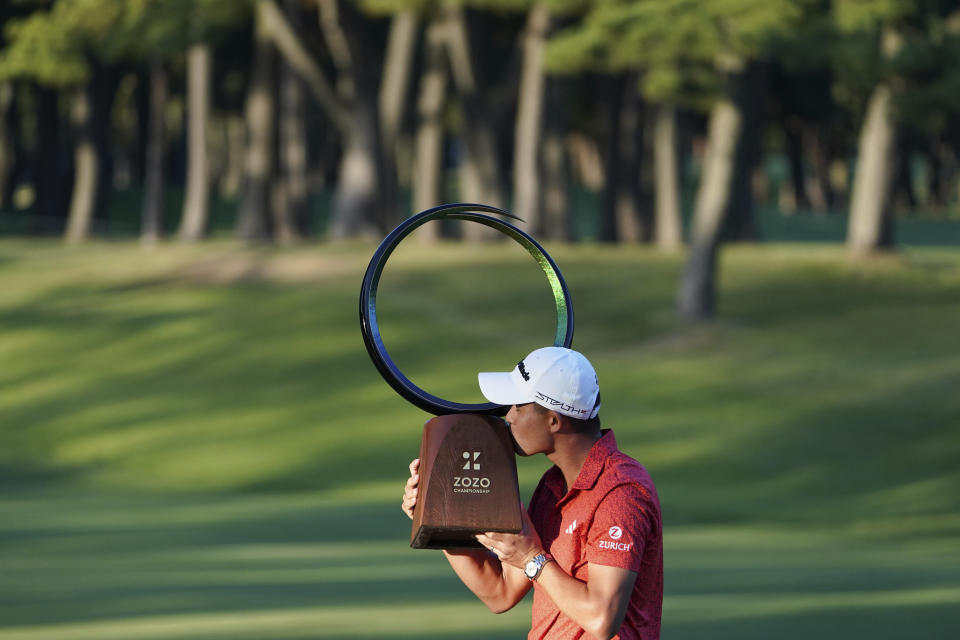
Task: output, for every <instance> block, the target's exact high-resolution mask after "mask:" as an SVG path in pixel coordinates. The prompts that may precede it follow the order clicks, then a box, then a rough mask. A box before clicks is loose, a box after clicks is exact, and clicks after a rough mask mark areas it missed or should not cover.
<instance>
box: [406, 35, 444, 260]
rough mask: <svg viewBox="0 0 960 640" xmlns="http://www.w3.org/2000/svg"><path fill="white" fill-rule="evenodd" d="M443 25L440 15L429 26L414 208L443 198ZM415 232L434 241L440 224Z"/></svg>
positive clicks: (417, 209)
mask: <svg viewBox="0 0 960 640" xmlns="http://www.w3.org/2000/svg"><path fill="white" fill-rule="evenodd" d="M444 29H445V28H444V25H443V23H442V21H441V20H440V19H439V18H433V19H432V20H431V21H430V24H429V25H428V26H427V35H426V51H425V52H424V62H423V75H422V76H421V78H420V96H419V98H418V100H417V142H416V145H417V148H416V156H415V160H414V162H415V165H416V168H415V171H414V174H413V210H414V212H420V211H423V210H425V209H429V208H431V207H435V206H437V205H438V204H440V202H441V200H442V198H443V106H444V103H445V102H446V93H447V70H446V67H445V66H444V63H443V46H444V42H443V41H444ZM415 233H416V235H417V237H418V239H419V240H420V241H423V242H435V241H436V240H437V239H438V238H439V237H440V225H438V224H436V223H431V224H426V225H424V226H422V227H420V228H419V229H417V230H416V231H415Z"/></svg>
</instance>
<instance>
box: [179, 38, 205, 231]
mask: <svg viewBox="0 0 960 640" xmlns="http://www.w3.org/2000/svg"><path fill="white" fill-rule="evenodd" d="M210 67H211V64H210V45H208V44H206V43H197V44H194V45H192V46H191V47H190V50H189V53H188V54H187V103H188V108H187V153H188V155H187V192H186V195H185V197H184V203H183V214H182V216H181V217H180V231H179V235H180V240H182V241H184V242H196V241H197V240H199V239H200V238H202V237H203V234H204V233H206V229H207V217H208V211H209V206H210V171H209V163H208V156H207V124H208V122H209V118H210V91H211V75H210Z"/></svg>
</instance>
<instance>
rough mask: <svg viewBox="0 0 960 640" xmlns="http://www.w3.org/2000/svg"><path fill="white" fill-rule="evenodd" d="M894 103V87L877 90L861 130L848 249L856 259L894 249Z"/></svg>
mask: <svg viewBox="0 0 960 640" xmlns="http://www.w3.org/2000/svg"><path fill="white" fill-rule="evenodd" d="M890 99H891V94H890V87H889V86H887V85H886V84H880V85H878V86H877V87H876V88H875V89H874V91H873V94H872V95H871V96H870V101H869V103H868V104H867V115H866V118H865V119H864V122H863V128H862V129H861V130H860V143H859V146H858V149H857V170H856V175H854V181H853V195H852V198H851V200H852V201H851V204H850V221H849V223H848V224H849V227H848V229H847V248H848V249H849V250H850V252H851V253H853V254H855V255H865V254H868V253H871V252H874V251H877V250H879V249H880V248H882V247H889V246H890V240H891V233H890V226H891V224H892V220H891V215H890V192H891V184H890V183H891V179H892V174H893V164H894V159H893V152H894V139H895V137H896V135H895V130H894V125H893V119H892V117H891V114H890Z"/></svg>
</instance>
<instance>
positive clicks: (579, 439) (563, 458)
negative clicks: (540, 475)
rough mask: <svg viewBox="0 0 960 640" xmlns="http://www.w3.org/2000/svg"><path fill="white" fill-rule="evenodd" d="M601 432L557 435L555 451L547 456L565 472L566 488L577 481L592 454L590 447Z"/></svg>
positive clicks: (568, 488)
mask: <svg viewBox="0 0 960 640" xmlns="http://www.w3.org/2000/svg"><path fill="white" fill-rule="evenodd" d="M601 435H602V434H600V433H589V434H587V433H564V434H558V435H557V436H556V441H555V442H554V448H553V452H551V453H549V454H547V458H548V459H549V460H550V462H552V463H553V464H555V465H557V467H558V468H559V469H560V472H561V473H562V474H563V481H564V485H565V486H566V490H567V491H570V487H572V486H573V483H574V482H576V480H577V476H578V475H580V470H581V469H583V464H584V463H585V462H586V461H587V456H589V455H590V449H592V448H593V445H594V444H595V443H596V442H597V440H599V439H600V437H601Z"/></svg>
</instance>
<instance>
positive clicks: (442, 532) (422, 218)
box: [360, 204, 573, 549]
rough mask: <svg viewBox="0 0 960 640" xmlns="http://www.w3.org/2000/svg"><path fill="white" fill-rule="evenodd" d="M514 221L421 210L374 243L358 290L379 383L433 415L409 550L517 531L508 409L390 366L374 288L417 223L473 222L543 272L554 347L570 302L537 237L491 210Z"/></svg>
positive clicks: (569, 318)
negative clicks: (455, 395)
mask: <svg viewBox="0 0 960 640" xmlns="http://www.w3.org/2000/svg"><path fill="white" fill-rule="evenodd" d="M490 214H494V215H499V216H504V217H508V218H513V219H515V220H516V219H519V218H517V217H516V216H513V215H511V214H509V213H507V212H505V211H502V210H500V209H497V208H495V207H490V206H487V205H481V204H452V205H443V206H440V207H434V208H433V209H428V210H426V211H423V212H421V213H419V214H417V215H415V216H413V217H411V218H408V219H407V220H406V221H404V222H403V223H401V224H400V225H399V226H398V227H397V228H396V229H394V230H393V231H392V232H390V234H389V235H387V237H386V238H384V239H383V241H382V242H381V243H380V246H379V247H378V248H377V250H376V252H375V253H374V254H373V258H372V259H371V260H370V264H369V266H368V267H367V271H366V274H365V275H364V278H363V285H362V286H361V289H360V329H361V332H362V333H363V341H364V344H365V345H366V347H367V352H368V353H369V354H370V358H371V359H372V360H373V363H374V365H375V366H376V367H377V370H378V371H379V372H380V375H382V376H383V378H384V380H386V382H387V383H388V384H389V385H390V386H391V387H393V389H394V390H395V391H396V392H397V393H399V394H400V395H401V396H402V397H403V398H404V399H406V400H407V401H409V402H411V403H412V404H414V405H415V406H417V407H419V408H421V409H423V410H424V411H426V412H428V413H431V414H433V415H434V416H436V417H434V418H432V419H431V420H429V421H428V422H427V423H426V424H425V425H424V428H423V438H422V440H421V443H420V484H419V487H418V489H417V504H416V507H415V508H414V513H413V527H412V530H411V533H410V546H411V547H413V548H414V549H452V548H469V547H480V544H479V543H478V542H477V541H476V539H475V538H474V536H475V535H476V534H478V533H484V532H487V531H497V532H508V533H519V532H520V530H521V528H522V515H521V512H520V509H521V508H522V507H521V505H520V491H519V486H518V482H517V465H516V460H515V458H514V443H513V438H512V437H511V435H510V430H509V428H508V426H507V424H506V423H505V422H504V421H503V420H502V418H501V416H503V415H504V414H506V412H507V411H508V410H509V407H504V406H502V405H498V404H494V403H482V404H461V403H457V402H451V401H449V400H444V399H443V398H439V397H437V396H434V395H432V394H430V393H427V392H426V391H424V390H423V389H421V388H420V387H418V386H416V385H415V384H414V383H413V382H411V381H410V380H409V379H408V378H407V377H406V376H404V375H403V373H401V372H400V370H399V369H398V368H397V366H396V365H395V364H394V363H393V360H391V359H390V356H389V354H388V353H387V350H386V347H385V346H384V344H383V340H382V339H381V337H380V328H379V326H378V324H377V286H378V284H379V282H380V275H381V274H382V273H383V268H384V266H385V265H386V262H387V259H388V258H389V257H390V254H391V253H392V252H393V250H394V249H395V248H396V247H397V245H399V244H400V242H401V241H402V240H403V239H404V238H405V237H406V236H408V235H409V234H410V233H411V232H412V231H413V230H414V229H416V228H417V227H419V226H421V225H423V224H425V223H427V222H430V221H433V220H441V219H456V220H466V221H470V222H477V223H479V224H483V225H486V226H488V227H492V228H493V229H496V230H498V231H501V232H503V233H504V234H506V235H508V236H510V237H511V238H513V239H514V240H516V241H517V242H518V243H519V244H520V245H521V246H523V247H524V248H525V249H526V250H527V251H528V252H529V253H530V255H531V256H533V258H534V259H535V260H536V261H537V263H538V264H539V265H540V267H541V268H542V269H543V272H544V273H545V274H546V276H547V281H548V282H549V284H550V288H551V291H552V292H553V297H554V301H555V303H556V310H557V330H556V334H555V337H554V346H558V347H570V345H571V344H572V342H573V307H572V305H571V303H570V293H569V291H568V290H567V285H566V282H564V280H563V276H562V275H561V274H560V270H559V269H558V268H557V265H556V263H555V262H554V261H553V259H552V258H551V257H550V256H549V255H548V254H547V252H546V251H545V250H544V249H543V247H542V246H540V245H539V244H538V243H537V241H536V240H534V239H533V238H532V237H530V236H529V235H528V234H526V233H525V232H523V231H522V230H520V229H518V228H517V227H515V226H513V225H511V224H509V223H508V222H505V221H504V220H502V219H500V218H496V217H493V215H490Z"/></svg>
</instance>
